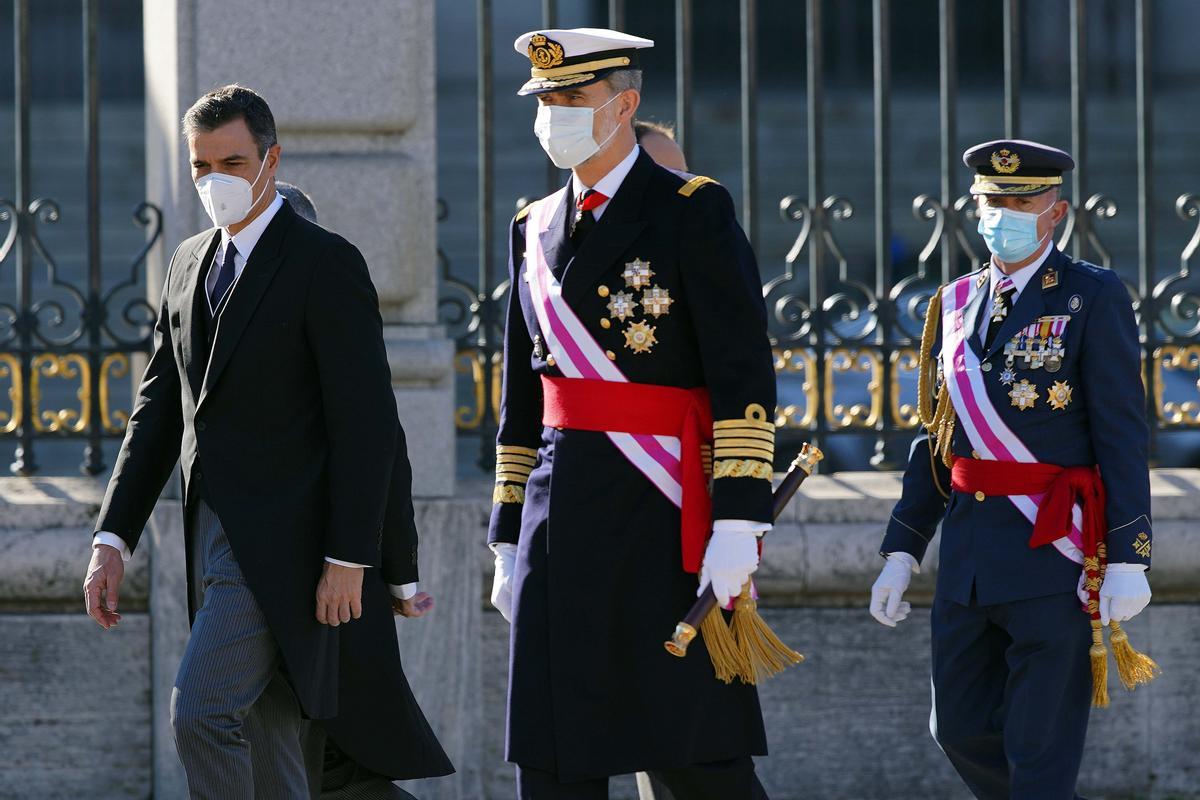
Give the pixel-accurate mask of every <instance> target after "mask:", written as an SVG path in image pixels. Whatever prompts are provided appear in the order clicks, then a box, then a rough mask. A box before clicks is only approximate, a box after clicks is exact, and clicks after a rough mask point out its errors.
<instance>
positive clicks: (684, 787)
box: [517, 756, 768, 800]
mask: <svg viewBox="0 0 1200 800" xmlns="http://www.w3.org/2000/svg"><path fill="white" fill-rule="evenodd" d="M647 776H648V778H649V779H650V780H648V781H645V782H641V781H639V789H641V788H642V784H643V783H649V784H650V785H651V786H654V788H655V790H657V789H658V788H659V787H663V788H665V789H666V790H667V791H668V792H669V793H670V795H669V797H668V796H667V795H666V794H665V793H664V794H663V795H662V796H661V797H660V796H659V795H658V794H656V795H655V797H656V798H658V800H662V797H668V800H768V798H767V793H766V791H765V790H764V789H763V787H762V784H761V783H759V781H758V776H757V775H755V773H754V762H753V761H752V760H751V758H750V756H743V757H742V758H733V759H729V760H728V761H714V762H711V763H707V764H693V765H692V766H690V767H682V768H679V769H662V770H652V771H650V772H649V773H648V774H647ZM517 797H518V800H608V778H596V779H594V780H586V781H572V782H569V783H564V782H561V781H559V780H558V776H556V775H555V774H553V773H551V772H546V771H544V770H540V769H533V768H529V767H522V766H520V765H518V766H517Z"/></svg>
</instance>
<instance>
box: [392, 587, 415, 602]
mask: <svg viewBox="0 0 1200 800" xmlns="http://www.w3.org/2000/svg"><path fill="white" fill-rule="evenodd" d="M388 591H389V592H391V593H392V597H396V598H399V599H400V600H412V599H413V598H414V597H416V596H417V585H416V584H415V583H406V584H404V585H403V586H397V585H396V584H394V583H389V584H388Z"/></svg>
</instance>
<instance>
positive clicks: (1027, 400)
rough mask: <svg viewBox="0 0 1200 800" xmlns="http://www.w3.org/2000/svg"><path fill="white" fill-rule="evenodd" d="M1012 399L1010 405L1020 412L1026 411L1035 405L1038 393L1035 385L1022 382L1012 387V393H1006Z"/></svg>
mask: <svg viewBox="0 0 1200 800" xmlns="http://www.w3.org/2000/svg"><path fill="white" fill-rule="evenodd" d="M1008 396H1009V397H1010V398H1012V404H1013V405H1014V406H1015V407H1016V408H1019V409H1020V410H1021V411H1027V410H1029V409H1031V408H1033V407H1034V406H1035V405H1036V404H1037V398H1038V391H1037V385H1036V384H1032V383H1030V382H1029V381H1027V380H1022V381H1021V382H1020V383H1018V384H1017V385H1015V386H1013V388H1012V391H1010V392H1009V393H1008Z"/></svg>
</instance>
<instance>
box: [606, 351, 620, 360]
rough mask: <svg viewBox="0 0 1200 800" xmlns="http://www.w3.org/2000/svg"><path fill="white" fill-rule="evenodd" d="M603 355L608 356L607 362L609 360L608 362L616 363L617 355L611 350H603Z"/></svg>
mask: <svg viewBox="0 0 1200 800" xmlns="http://www.w3.org/2000/svg"><path fill="white" fill-rule="evenodd" d="M604 355H606V356H608V360H609V361H616V360H617V354H616V353H614V352H613V351H612V350H605V351H604Z"/></svg>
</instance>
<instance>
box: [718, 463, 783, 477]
mask: <svg viewBox="0 0 1200 800" xmlns="http://www.w3.org/2000/svg"><path fill="white" fill-rule="evenodd" d="M773 472H774V471H773V470H772V469H771V465H770V464H768V463H766V462H765V461H754V460H751V459H742V458H736V459H725V460H722V461H717V462H715V463H714V464H713V479H714V480H715V479H717V478H762V479H763V480H768V481H769V480H771V476H772V474H773Z"/></svg>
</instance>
